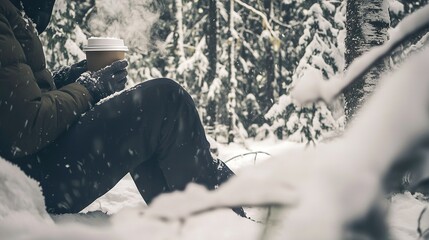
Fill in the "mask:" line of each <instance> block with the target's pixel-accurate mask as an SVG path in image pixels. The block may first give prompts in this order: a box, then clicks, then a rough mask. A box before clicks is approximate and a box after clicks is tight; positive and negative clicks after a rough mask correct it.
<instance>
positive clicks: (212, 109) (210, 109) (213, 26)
mask: <svg viewBox="0 0 429 240" xmlns="http://www.w3.org/2000/svg"><path fill="white" fill-rule="evenodd" d="M216 3H217V0H209V18H208V24H207V45H208V50H209V52H208V55H209V69H208V71H207V84H208V85H209V86H210V85H211V84H212V83H213V80H214V79H215V78H216V64H217V53H216V52H217V8H216ZM207 118H208V121H207V125H208V126H214V124H215V122H216V102H215V101H214V100H211V101H209V102H208V103H207Z"/></svg>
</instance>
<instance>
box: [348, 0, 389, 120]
mask: <svg viewBox="0 0 429 240" xmlns="http://www.w3.org/2000/svg"><path fill="white" fill-rule="evenodd" d="M389 24H390V19H389V12H388V9H387V6H386V4H385V3H384V0H373V1H367V0H355V1H347V21H346V29H347V37H346V54H345V58H346V68H347V67H348V66H349V65H350V64H351V63H352V62H353V60H355V59H356V58H357V57H359V56H361V55H362V54H364V53H365V52H367V51H368V50H370V49H371V48H373V47H375V46H378V45H381V44H383V43H384V42H385V41H386V40H387V38H388V33H387V30H388V28H389ZM385 67H386V66H385V64H380V65H377V66H374V68H373V69H372V70H371V71H370V72H369V73H368V74H367V75H365V76H364V77H363V78H362V79H360V80H358V81H356V82H355V83H353V84H352V85H350V86H349V87H348V88H347V89H346V90H345V91H344V96H345V102H346V104H345V105H346V106H345V108H346V109H345V111H346V116H347V119H348V120H350V119H351V118H352V117H353V116H354V115H355V113H356V111H357V110H358V109H359V108H360V106H361V105H362V104H363V102H364V100H365V99H366V98H367V96H368V95H370V94H371V93H372V92H373V91H374V88H375V86H376V84H377V82H378V79H379V77H380V74H381V72H383V70H384V69H385Z"/></svg>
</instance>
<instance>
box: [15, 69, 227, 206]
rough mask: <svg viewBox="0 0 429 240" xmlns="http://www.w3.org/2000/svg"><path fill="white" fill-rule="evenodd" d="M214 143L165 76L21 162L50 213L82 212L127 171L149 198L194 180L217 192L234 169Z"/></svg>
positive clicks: (115, 100) (100, 109)
mask: <svg viewBox="0 0 429 240" xmlns="http://www.w3.org/2000/svg"><path fill="white" fill-rule="evenodd" d="M209 148H210V146H209V143H208V142H207V139H206V137H205V134H204V129H203V126H202V125H201V121H200V119H199V116H198V113H197V111H196V108H195V105H194V102H193V100H192V99H191V97H190V96H189V94H188V93H187V92H186V91H185V90H184V89H183V88H182V87H180V86H179V85H178V84H177V83H176V82H174V81H172V80H170V79H165V78H162V79H154V80H150V81H147V82H144V83H141V84H139V85H137V86H136V87H134V88H132V89H131V90H128V91H125V92H122V93H121V94H119V95H117V96H115V97H112V98H110V99H109V100H107V101H105V102H104V103H101V104H99V105H96V106H95V107H94V108H93V109H91V110H90V111H89V112H87V113H86V114H85V115H84V116H82V117H81V118H80V120H79V121H78V122H77V123H76V124H74V125H73V126H72V127H71V128H70V129H69V130H68V131H66V132H65V133H64V134H63V135H62V136H60V137H59V138H58V139H57V141H56V142H54V143H52V144H51V145H49V146H48V147H47V148H45V149H43V150H42V151H40V152H39V153H38V154H36V155H33V156H30V157H26V158H24V159H17V160H15V161H14V162H15V163H17V164H18V165H19V166H20V167H21V168H22V169H23V170H24V172H26V173H27V174H28V175H30V176H31V177H33V178H34V179H36V180H37V181H39V182H40V184H41V187H42V190H43V193H44V195H45V201H46V207H47V210H48V212H50V213H75V212H79V211H80V210H82V209H83V208H85V207H86V206H87V205H89V204H90V203H91V202H92V201H94V200H96V199H97V198H98V197H100V196H101V195H103V194H104V193H106V192H107V191H109V190H110V189H111V188H112V187H113V186H114V185H115V184H116V183H117V182H118V181H119V180H120V179H121V178H122V177H123V176H124V175H125V174H127V173H128V172H130V173H131V176H132V178H133V179H134V181H135V183H136V185H137V187H138V190H139V192H140V194H141V195H142V197H143V198H144V200H145V201H146V202H147V203H150V202H151V201H152V200H153V198H154V197H156V196H157V195H159V194H161V193H165V192H171V191H174V190H182V189H184V188H185V186H186V185H187V184H188V183H190V182H195V183H199V184H203V185H205V186H206V187H207V188H209V189H214V188H215V187H216V186H217V185H218V184H221V183H222V182H224V181H226V180H227V179H228V178H229V177H230V176H232V175H233V172H232V171H231V170H230V169H229V168H228V167H227V166H226V165H225V164H224V163H222V162H219V161H216V160H213V158H212V157H211V154H210V152H209Z"/></svg>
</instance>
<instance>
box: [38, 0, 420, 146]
mask: <svg viewBox="0 0 429 240" xmlns="http://www.w3.org/2000/svg"><path fill="white" fill-rule="evenodd" d="M378 2H379V3H377V4H375V3H374V4H373V3H370V4H369V5H370V6H368V8H370V7H376V8H377V10H376V12H375V15H374V17H375V18H376V22H374V27H375V28H376V29H374V30H371V31H374V32H373V33H371V32H368V33H366V32H363V30H360V31H359V29H358V28H359V27H361V26H358V24H357V23H358V22H357V19H359V18H360V16H356V20H353V19H350V20H349V27H350V28H354V29H351V31H350V32H354V33H356V35H358V34H364V35H363V36H356V37H358V38H360V39H361V40H358V39H353V37H349V39H350V40H349V41H348V42H347V41H346V25H347V23H346V1H340V0H338V1H314V0H311V1H310V0H296V1H295V0H292V1H273V0H263V1H262V0H261V1H259V0H258V1H241V0H235V1H217V0H207V1H183V0H174V1H159V0H154V1H149V0H148V1H143V2H141V1H132V0H127V1H125V2H124V3H123V4H120V6H117V4H116V3H115V2H114V1H108V0H97V1H96V0H86V1H83V0H80V1H59V3H57V6H58V7H57V8H56V12H55V15H54V19H53V24H51V25H50V28H49V29H48V31H47V33H46V34H45V35H44V36H43V39H44V40H45V42H46V44H45V46H46V52H47V53H48V55H49V57H48V65H49V66H50V67H51V69H56V68H58V67H59V66H64V65H69V64H72V63H74V62H76V61H78V60H81V59H83V58H84V53H83V52H82V50H81V49H82V47H83V45H84V44H85V43H86V39H87V38H88V37H91V36H96V37H98V36H111V37H119V38H123V39H125V41H126V44H128V45H129V47H130V48H131V51H130V52H129V54H128V60H129V61H130V63H131V65H130V67H129V72H130V79H131V80H132V81H134V83H138V82H142V81H145V80H147V79H152V78H157V77H168V78H172V79H174V80H176V81H178V82H180V83H181V84H182V85H183V86H184V87H185V88H186V89H187V90H188V91H189V92H190V93H191V94H192V96H193V97H194V100H195V102H196V104H197V105H198V110H199V112H200V114H201V118H202V120H203V123H204V124H205V127H206V129H207V132H208V134H210V135H211V136H212V137H213V138H214V139H215V140H217V141H219V142H222V143H230V142H243V141H244V139H246V138H255V139H256V140H263V139H266V138H269V137H276V138H278V139H287V140H290V141H295V142H302V143H316V142H318V141H321V140H323V139H326V138H330V137H333V136H336V135H338V134H340V133H341V131H342V130H343V129H344V127H345V124H346V119H347V117H346V115H345V114H347V116H349V117H350V116H352V115H353V112H354V111H355V109H356V108H357V107H358V106H359V105H360V102H362V101H363V99H364V98H365V96H366V94H368V93H370V92H371V91H372V89H373V88H374V87H375V85H376V84H375V83H373V82H371V80H368V81H367V83H366V84H367V86H365V87H363V86H360V87H359V89H356V88H353V90H349V91H346V92H345V96H342V97H340V98H338V99H337V100H336V101H334V102H332V103H329V104H324V103H316V104H313V105H311V106H310V105H309V106H298V105H297V104H295V103H294V102H293V100H292V99H291V97H290V90H291V89H292V88H293V87H294V85H295V83H296V82H297V81H299V80H300V79H307V78H308V79H314V80H315V81H319V80H323V81H327V80H329V79H332V78H333V77H334V76H336V75H340V74H341V73H342V72H343V71H344V70H345V68H346V66H347V65H348V64H350V63H351V62H352V61H353V60H354V59H355V58H356V57H358V56H360V55H361V54H362V53H364V52H365V51H367V50H368V49H370V48H371V47H373V46H377V45H380V44H382V43H383V42H385V41H386V40H387V39H388V32H389V29H392V28H394V27H395V25H396V24H397V23H398V22H399V21H400V20H401V19H402V18H403V17H404V16H407V15H408V14H410V13H411V12H413V11H415V10H416V9H418V8H419V7H421V6H424V5H425V4H426V1H424V0H422V1H403V2H400V1H397V0H388V1H378ZM350 11H353V10H352V9H351V10H350ZM106 23H107V24H106ZM353 25H356V26H353ZM372 34H376V36H372ZM365 35H367V36H368V37H372V38H373V40H371V41H369V44H366V45H363V44H362V43H363V40H362V39H363V38H365V37H366V36H365ZM359 41H360V42H359ZM347 44H348V46H349V49H348V48H347V46H346V45H347ZM359 45H362V46H359ZM404 52H406V51H404ZM394 65H395V61H393V60H392V62H386V64H385V65H384V66H378V67H377V68H378V70H376V71H373V73H371V74H374V76H373V77H372V78H376V77H377V76H379V75H380V73H381V72H382V70H383V69H385V68H391V67H394ZM364 95H365V96H364Z"/></svg>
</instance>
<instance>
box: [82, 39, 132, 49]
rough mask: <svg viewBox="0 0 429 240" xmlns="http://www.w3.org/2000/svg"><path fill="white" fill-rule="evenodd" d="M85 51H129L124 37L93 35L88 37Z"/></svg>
mask: <svg viewBox="0 0 429 240" xmlns="http://www.w3.org/2000/svg"><path fill="white" fill-rule="evenodd" d="M83 51H84V52H97V51H118V52H119V51H120V52H128V47H127V46H125V44H124V40H122V39H118V38H100V37H91V38H89V39H88V45H86V46H84V47H83Z"/></svg>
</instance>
